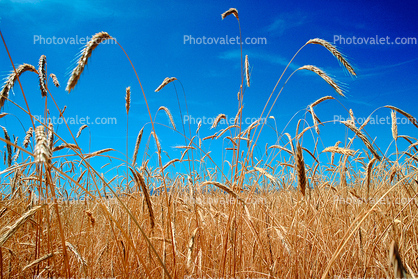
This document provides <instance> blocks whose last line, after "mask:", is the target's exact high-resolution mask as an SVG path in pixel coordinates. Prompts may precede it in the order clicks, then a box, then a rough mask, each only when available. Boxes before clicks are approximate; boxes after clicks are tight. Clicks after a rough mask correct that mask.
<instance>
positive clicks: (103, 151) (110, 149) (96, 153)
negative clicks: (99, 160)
mask: <svg viewBox="0 0 418 279" xmlns="http://www.w3.org/2000/svg"><path fill="white" fill-rule="evenodd" d="M109 151H115V150H114V149H113V148H105V149H102V150H99V151H96V152H93V153H91V154H87V155H86V157H84V159H86V160H87V159H89V158H92V157H95V156H98V155H100V154H103V153H106V152H109Z"/></svg>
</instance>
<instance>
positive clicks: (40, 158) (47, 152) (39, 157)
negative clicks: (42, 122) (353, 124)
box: [34, 126, 52, 164]
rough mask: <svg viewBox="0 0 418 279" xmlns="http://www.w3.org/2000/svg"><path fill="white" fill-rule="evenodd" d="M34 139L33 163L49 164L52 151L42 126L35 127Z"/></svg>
mask: <svg viewBox="0 0 418 279" xmlns="http://www.w3.org/2000/svg"><path fill="white" fill-rule="evenodd" d="M35 139H36V146H35V152H34V156H35V163H38V164H39V163H45V164H49V163H50V160H51V157H52V152H51V149H50V148H49V142H48V139H47V137H46V136H45V130H44V126H38V127H36V128H35Z"/></svg>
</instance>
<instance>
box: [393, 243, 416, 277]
mask: <svg viewBox="0 0 418 279" xmlns="http://www.w3.org/2000/svg"><path fill="white" fill-rule="evenodd" d="M389 264H390V265H391V266H392V268H393V275H394V276H395V278H412V276H411V275H410V274H409V273H408V272H407V271H406V269H405V267H404V265H403V263H402V258H401V255H400V254H399V249H398V244H397V243H396V241H394V240H393V241H392V243H391V245H390V249H389Z"/></svg>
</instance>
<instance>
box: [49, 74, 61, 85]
mask: <svg viewBox="0 0 418 279" xmlns="http://www.w3.org/2000/svg"><path fill="white" fill-rule="evenodd" d="M49 76H50V77H51V78H52V82H53V83H54V85H55V86H56V87H60V83H59V81H58V78H57V76H56V75H55V74H50V75H49Z"/></svg>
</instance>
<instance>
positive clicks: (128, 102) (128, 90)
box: [125, 86, 131, 114]
mask: <svg viewBox="0 0 418 279" xmlns="http://www.w3.org/2000/svg"><path fill="white" fill-rule="evenodd" d="M125 107H126V114H128V113H129V108H130V107H131V87H130V86H128V87H126V96H125Z"/></svg>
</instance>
